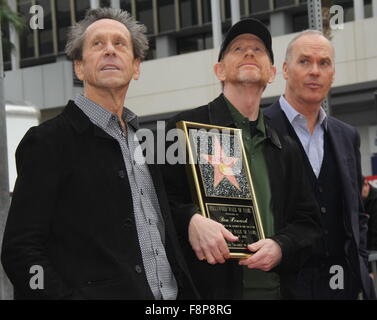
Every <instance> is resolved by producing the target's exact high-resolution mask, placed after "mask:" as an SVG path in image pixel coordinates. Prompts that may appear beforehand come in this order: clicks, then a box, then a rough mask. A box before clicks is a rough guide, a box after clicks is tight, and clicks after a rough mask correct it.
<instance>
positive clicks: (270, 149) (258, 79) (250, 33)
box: [164, 19, 319, 299]
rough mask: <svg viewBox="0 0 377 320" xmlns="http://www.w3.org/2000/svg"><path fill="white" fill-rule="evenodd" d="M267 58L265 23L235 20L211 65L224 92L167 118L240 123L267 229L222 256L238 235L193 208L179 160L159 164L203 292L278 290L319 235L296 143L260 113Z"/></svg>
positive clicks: (271, 70) (218, 295) (269, 75)
mask: <svg viewBox="0 0 377 320" xmlns="http://www.w3.org/2000/svg"><path fill="white" fill-rule="evenodd" d="M273 61H274V56H273V51H272V47H271V35H270V33H269V31H268V30H267V28H266V27H265V26H264V25H263V24H262V23H260V22H259V21H258V20H254V19H248V20H243V21H240V22H238V23H237V24H235V25H234V26H233V27H232V28H231V29H230V30H229V32H228V33H227V35H226V37H225V40H224V42H223V44H222V46H221V49H220V53H219V58H218V63H216V64H215V66H214V71H215V74H216V76H217V78H218V79H219V80H220V81H221V82H222V85H223V93H222V94H221V95H220V96H219V97H217V98H216V99H215V100H213V101H211V102H210V103H209V104H208V105H205V106H202V107H199V108H196V109H193V110H189V111H186V112H183V113H181V114H178V115H177V116H176V117H174V118H173V119H172V120H171V121H170V122H169V123H168V127H167V129H168V130H169V129H172V128H175V126H176V122H178V121H181V120H186V121H193V122H200V123H209V124H213V125H218V126H223V127H236V128H240V129H242V130H243V133H242V136H243V142H244V145H245V149H246V153H247V158H248V161H249V167H250V170H251V174H252V176H253V184H254V188H255V193H256V197H257V199H258V206H259V209H260V212H261V218H262V223H263V227H264V231H265V234H266V239H263V240H260V241H258V242H255V243H253V244H250V245H249V246H248V248H249V250H250V252H253V253H254V255H252V256H250V257H249V258H247V259H244V260H241V261H235V260H227V259H228V258H229V249H228V246H227V244H226V241H237V237H235V236H234V235H233V234H231V233H230V232H229V231H228V230H226V229H225V228H224V227H223V226H222V225H221V224H219V223H217V222H215V221H213V220H210V219H208V218H205V217H203V216H202V215H201V214H200V212H198V209H197V208H196V207H195V205H194V204H193V202H192V199H191V197H190V191H189V185H188V181H187V178H186V173H185V169H184V165H174V166H168V165H167V166H165V168H164V176H165V182H166V185H167V190H168V194H169V200H170V203H171V206H172V208H173V210H174V215H173V219H174V220H175V223H176V226H177V228H178V230H179V233H180V234H181V237H182V238H181V242H182V246H183V250H184V253H185V255H186V258H187V261H188V264H189V267H190V270H191V271H192V273H193V278H194V281H195V284H196V285H197V287H198V289H199V291H200V293H201V295H202V298H205V299H239V298H242V297H243V298H245V299H279V298H281V297H284V295H285V290H286V288H287V286H288V285H289V283H288V281H286V279H288V278H289V274H294V273H296V272H297V270H298V268H299V267H300V265H301V264H302V263H303V262H304V260H305V255H306V252H307V251H308V250H307V249H308V248H309V247H310V246H311V245H312V243H313V242H314V241H315V239H316V238H317V237H318V236H319V227H318V220H319V214H318V207H317V205H316V202H315V200H314V197H313V195H312V194H311V191H310V187H309V185H308V184H307V183H306V180H305V178H304V172H303V163H302V158H301V156H300V153H299V149H298V147H297V145H296V144H295V143H294V142H293V141H292V140H291V139H290V138H286V137H282V136H279V135H278V134H277V133H276V132H275V131H274V130H273V129H272V128H271V127H270V125H269V123H268V122H267V121H265V119H264V117H263V114H262V113H261V112H260V107H259V104H260V100H261V96H262V93H263V91H264V89H265V88H266V86H267V84H268V83H271V82H272V81H273V79H274V77H275V73H276V69H275V67H274V66H273ZM205 260H206V261H205ZM267 271H268V272H267Z"/></svg>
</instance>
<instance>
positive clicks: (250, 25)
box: [217, 19, 274, 64]
mask: <svg viewBox="0 0 377 320" xmlns="http://www.w3.org/2000/svg"><path fill="white" fill-rule="evenodd" d="M244 33H250V34H254V35H256V36H257V37H258V38H259V39H261V40H262V41H263V43H264V45H265V47H266V49H267V51H268V53H269V55H270V58H271V62H272V64H274V53H273V52H272V39H271V34H270V31H268V29H267V27H266V26H265V25H264V24H263V23H262V22H260V21H259V20H257V19H245V20H241V21H238V22H237V23H235V24H234V25H233V26H232V27H231V28H230V29H229V31H228V33H227V34H226V36H225V39H224V41H223V43H222V44H221V48H220V52H219V58H218V60H217V61H220V60H221V59H222V58H223V56H224V53H225V50H226V48H227V47H228V45H229V43H231V42H232V40H233V39H234V38H236V37H238V36H239V35H240V34H244Z"/></svg>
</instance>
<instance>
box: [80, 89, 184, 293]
mask: <svg viewBox="0 0 377 320" xmlns="http://www.w3.org/2000/svg"><path fill="white" fill-rule="evenodd" d="M75 103H76V105H77V106H78V107H79V108H80V109H81V110H82V111H83V112H84V113H85V114H86V116H87V117H88V118H89V119H90V121H91V122H92V123H94V124H95V125H96V126H98V127H100V128H101V129H102V130H104V131H105V132H106V133H107V134H109V135H110V136H112V137H113V138H114V139H115V140H116V141H117V142H118V143H119V146H120V148H121V150H122V154H123V160H124V163H125V166H126V170H127V175H128V179H129V182H130V186H131V192H132V200H133V209H134V214H135V222H136V228H137V234H138V240H139V245H140V250H141V255H142V259H143V264H144V268H145V273H146V276H147V280H148V283H149V286H150V288H151V291H152V293H153V295H154V297H155V299H158V300H160V299H164V300H173V299H176V297H177V293H178V288H177V282H176V280H175V278H174V275H173V272H172V270H171V267H170V264H169V261H168V259H167V256H166V251H165V247H164V242H165V239H164V234H165V226H164V221H163V218H162V216H161V211H160V206H159V203H158V199H157V195H156V191H155V189H154V185H153V181H152V178H151V176H150V173H149V169H148V166H147V164H146V163H145V162H144V164H143V161H141V160H142V159H140V157H143V156H142V154H141V153H140V152H139V153H137V152H135V151H136V150H137V149H140V145H139V141H138V139H137V136H136V132H135V130H137V129H138V120H137V116H136V115H135V114H134V113H133V112H132V111H130V110H129V109H126V108H123V113H122V119H123V121H124V123H125V124H126V126H127V130H125V131H123V129H122V127H121V125H120V120H119V119H118V116H117V115H116V114H114V113H111V112H110V111H108V110H106V109H105V108H103V107H101V106H100V105H98V104H96V103H95V102H93V101H91V100H90V99H88V98H86V97H84V96H83V95H78V96H77V97H76V99H75ZM136 157H137V158H136ZM109 165H111V164H109Z"/></svg>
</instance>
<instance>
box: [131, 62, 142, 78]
mask: <svg viewBox="0 0 377 320" xmlns="http://www.w3.org/2000/svg"><path fill="white" fill-rule="evenodd" d="M140 64H141V60H140V59H134V63H133V69H134V73H133V75H132V78H133V79H134V80H138V79H139V76H140Z"/></svg>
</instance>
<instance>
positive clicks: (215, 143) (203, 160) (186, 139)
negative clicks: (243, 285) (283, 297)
mask: <svg viewBox="0 0 377 320" xmlns="http://www.w3.org/2000/svg"><path fill="white" fill-rule="evenodd" d="M177 128H178V129H181V130H182V131H183V136H180V137H179V139H180V142H181V143H184V144H185V148H186V152H187V160H188V161H187V162H186V171H187V175H188V180H189V183H190V186H191V192H192V196H193V200H194V203H195V204H196V205H197V206H198V207H199V208H200V211H201V214H202V215H203V216H205V217H207V218H210V219H213V220H215V221H217V222H219V223H221V224H223V225H224V227H225V228H226V229H228V230H229V231H230V232H232V233H233V234H234V235H235V236H237V237H238V239H239V241H237V242H228V246H229V251H230V257H231V258H235V259H240V258H245V257H247V256H249V255H250V254H251V253H250V251H249V250H248V249H247V245H249V244H251V243H253V242H256V241H258V240H260V239H264V237H265V236H264V232H263V227H262V222H261V218H260V213H259V210H258V204H257V199H256V197H255V192H254V187H253V182H252V177H251V173H250V170H249V165H248V162H247V158H246V153H245V149H244V145H243V142H242V131H241V130H240V129H235V128H227V127H219V126H213V125H207V124H202V123H195V122H187V121H180V122H178V123H177Z"/></svg>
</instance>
